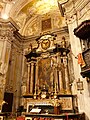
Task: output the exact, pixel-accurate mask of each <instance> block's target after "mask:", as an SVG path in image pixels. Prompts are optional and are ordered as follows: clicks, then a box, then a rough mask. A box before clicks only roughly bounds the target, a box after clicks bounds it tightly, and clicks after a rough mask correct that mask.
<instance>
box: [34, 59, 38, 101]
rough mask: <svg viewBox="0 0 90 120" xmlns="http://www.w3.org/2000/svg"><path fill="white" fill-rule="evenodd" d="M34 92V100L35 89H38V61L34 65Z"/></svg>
mask: <svg viewBox="0 0 90 120" xmlns="http://www.w3.org/2000/svg"><path fill="white" fill-rule="evenodd" d="M35 67H36V69H35V92H34V98H35V99H36V95H37V89H38V88H37V87H38V61H37V63H36V64H35Z"/></svg>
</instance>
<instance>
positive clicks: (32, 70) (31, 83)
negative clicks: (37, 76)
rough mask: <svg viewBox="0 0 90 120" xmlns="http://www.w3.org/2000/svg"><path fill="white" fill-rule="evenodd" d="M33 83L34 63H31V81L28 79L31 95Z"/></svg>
mask: <svg viewBox="0 0 90 120" xmlns="http://www.w3.org/2000/svg"><path fill="white" fill-rule="evenodd" d="M33 82H34V62H31V79H30V93H31V94H32V93H33Z"/></svg>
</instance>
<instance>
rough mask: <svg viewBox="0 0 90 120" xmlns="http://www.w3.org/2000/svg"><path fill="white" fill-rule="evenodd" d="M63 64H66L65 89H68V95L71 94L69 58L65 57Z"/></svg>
mask: <svg viewBox="0 0 90 120" xmlns="http://www.w3.org/2000/svg"><path fill="white" fill-rule="evenodd" d="M63 63H64V67H65V87H66V93H70V86H69V75H68V66H67V57H63Z"/></svg>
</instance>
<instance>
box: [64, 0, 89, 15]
mask: <svg viewBox="0 0 90 120" xmlns="http://www.w3.org/2000/svg"><path fill="white" fill-rule="evenodd" d="M89 2H90V1H88V0H75V1H74V0H69V2H68V3H66V4H65V5H64V7H65V9H66V15H67V16H73V15H74V14H76V12H78V11H80V10H81V9H83V8H84V7H85V6H86V5H87V4H88V3H89Z"/></svg>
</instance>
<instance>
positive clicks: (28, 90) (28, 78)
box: [26, 63, 30, 94]
mask: <svg viewBox="0 0 90 120" xmlns="http://www.w3.org/2000/svg"><path fill="white" fill-rule="evenodd" d="M27 66H28V77H27V87H26V93H27V94H28V93H29V92H30V63H27Z"/></svg>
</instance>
